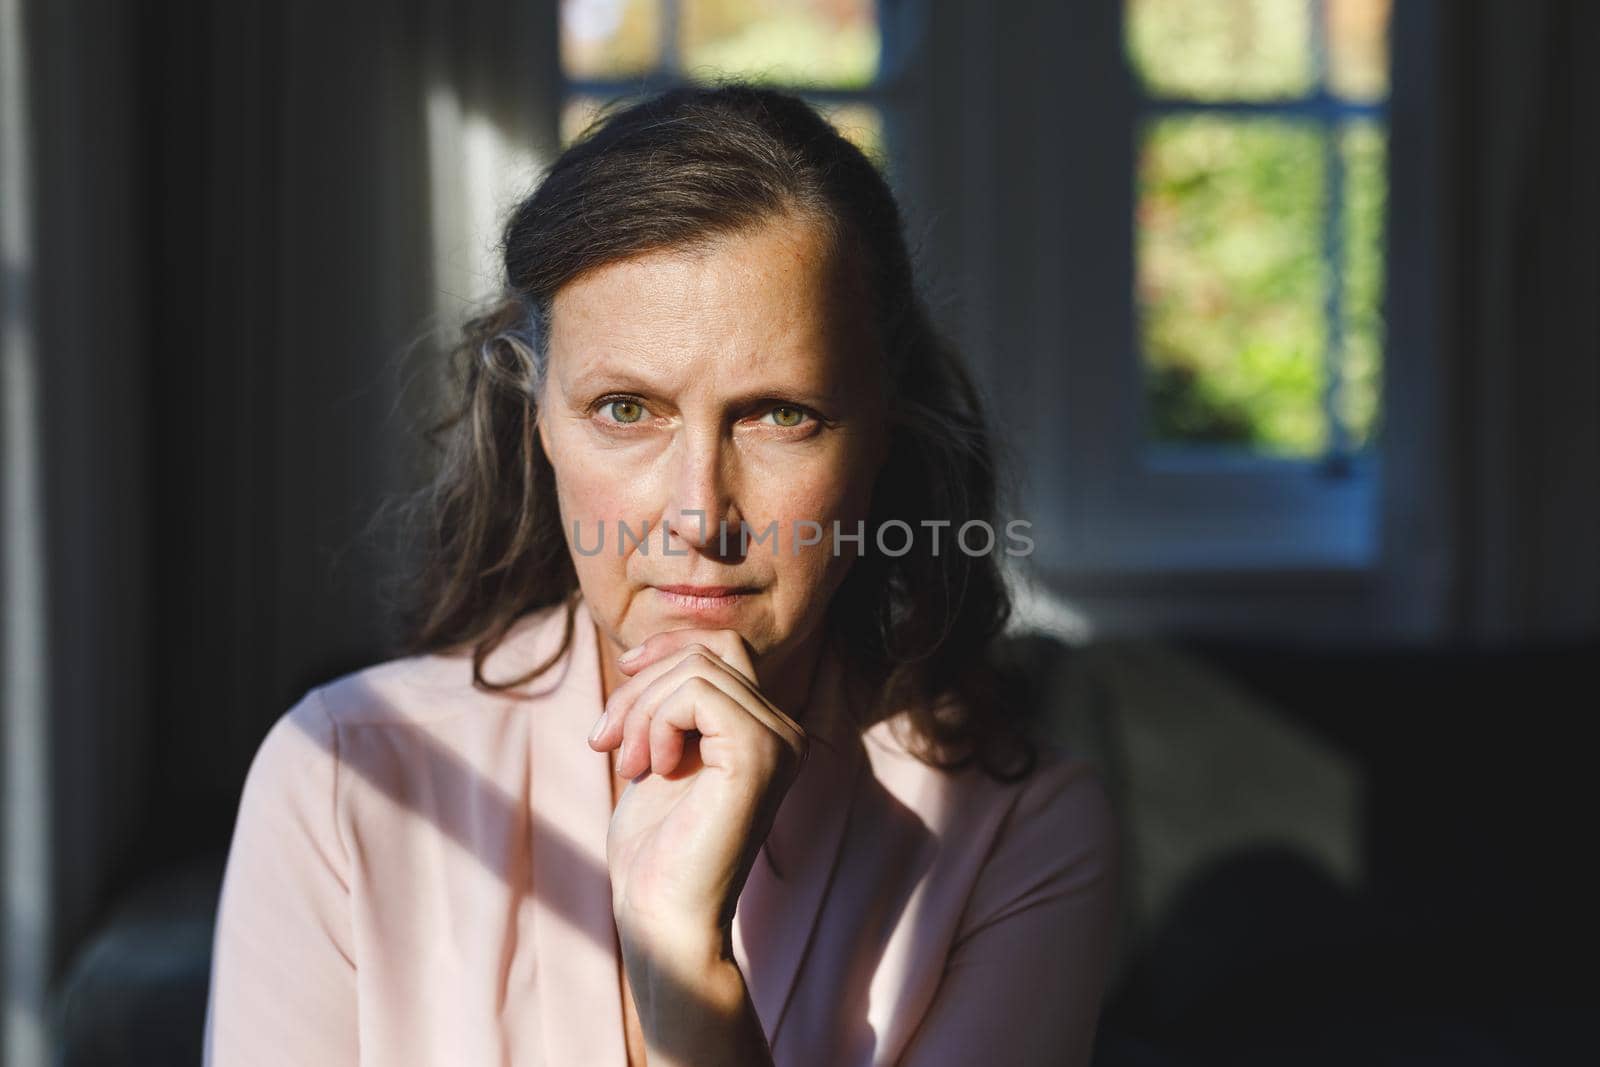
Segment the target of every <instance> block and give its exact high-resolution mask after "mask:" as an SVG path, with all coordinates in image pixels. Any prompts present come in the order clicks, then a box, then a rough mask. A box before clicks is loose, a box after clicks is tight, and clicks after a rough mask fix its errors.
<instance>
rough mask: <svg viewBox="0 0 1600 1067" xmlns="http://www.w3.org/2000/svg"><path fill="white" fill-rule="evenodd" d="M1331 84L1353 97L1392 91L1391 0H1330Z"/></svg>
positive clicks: (1373, 97)
mask: <svg viewBox="0 0 1600 1067" xmlns="http://www.w3.org/2000/svg"><path fill="white" fill-rule="evenodd" d="M1326 2H1327V5H1328V8H1327V10H1328V88H1329V89H1330V91H1332V92H1333V93H1335V94H1336V95H1338V96H1343V97H1348V98H1350V99H1353V100H1381V99H1383V98H1384V97H1385V96H1387V95H1389V0H1326Z"/></svg>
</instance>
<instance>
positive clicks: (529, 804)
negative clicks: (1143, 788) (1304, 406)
mask: <svg viewBox="0 0 1600 1067" xmlns="http://www.w3.org/2000/svg"><path fill="white" fill-rule="evenodd" d="M565 621H566V611H565V609H564V608H562V607H560V606H556V607H551V608H546V609H543V610H541V611H538V612H532V613H529V614H528V615H525V616H523V617H522V618H521V619H519V620H518V622H517V624H516V626H515V628H514V629H513V630H512V632H511V634H510V635H509V637H508V638H507V639H506V641H505V642H504V643H502V644H501V645H500V646H499V647H498V648H497V649H496V650H495V651H494V653H493V654H491V655H490V657H489V659H488V662H487V665H486V666H485V669H484V674H485V676H486V677H488V678H490V679H499V678H510V677H515V676H516V675H517V674H520V673H522V671H523V670H525V669H526V668H527V667H529V666H532V665H534V664H536V663H540V662H543V661H544V659H545V658H546V657H548V656H549V655H550V654H552V653H553V652H554V651H555V649H556V648H557V647H558V646H559V642H560V640H561V637H562V635H563V632H564V630H565ZM600 693H601V683H600V663H599V659H598V644H597V635H596V632H595V629H594V624H593V622H592V620H591V618H590V616H589V614H588V611H587V608H586V607H585V605H584V603H583V601H582V600H581V599H580V600H579V601H578V602H577V610H576V615H575V628H574V631H573V643H572V648H571V650H570V651H569V652H568V653H567V655H565V656H564V657H563V659H562V660H561V661H560V662H559V663H557V664H556V666H554V667H552V668H551V669H550V670H549V671H547V672H546V673H545V674H543V675H541V676H540V677H539V678H537V679H535V680H534V681H533V682H531V683H528V684H526V685H524V686H522V687H520V688H518V689H515V690H512V691H509V692H505V693H490V692H484V691H481V690H478V689H476V688H474V687H473V685H472V664H471V659H470V657H469V656H468V655H466V654H462V655H454V656H445V655H427V656H415V657H409V658H405V659H397V660H392V661H390V662H387V663H381V664H378V665H376V666H372V667H368V668H365V669H363V670H359V671H355V672H353V673H351V674H348V675H345V676H344V677H342V678H339V679H336V680H334V681H332V682H329V683H327V684H326V685H323V686H320V687H317V688H315V689H312V690H311V691H310V692H308V693H307V694H306V695H305V696H304V697H303V698H302V699H301V700H300V701H299V702H298V703H297V704H295V705H294V706H293V707H292V708H290V709H289V710H288V711H287V712H286V713H285V714H284V715H283V716H282V717H281V718H280V719H279V720H278V721H277V723H275V724H274V726H273V728H272V730H271V731H270V732H269V733H268V734H267V736H266V738H265V739H264V740H263V741H262V743H261V747H260V749H259V750H258V751H257V753H256V756H255V759H254V761H253V762H252V764H251V766H250V771H249V774H248V776H247V778H246V780H245V785H244V792H243V796H242V798H241V800H240V805H239V812H238V819H237V823H236V826H235V830H234V836H233V842H232V846H231V850H230V853H229V856H228V864H227V871H226V875H225V877H224V880H223V886H222V896H221V901H220V905H219V911H218V915H217V925H216V931H215V953H214V957H213V962H212V971H211V987H210V998H209V1002H208V1004H207V1008H206V1024H205V1027H206V1028H205V1063H206V1064H207V1065H208V1067H247V1065H255V1064H261V1065H270V1067H284V1065H293V1067H343V1065H351V1067H353V1065H357V1064H360V1065H364V1067H365V1065H370V1067H380V1065H381V1067H408V1065H422V1064H428V1065H439V1067H494V1065H513V1064H514V1065H517V1067H536V1065H546V1064H548V1065H585V1067H586V1065H591V1064H593V1065H602V1067H606V1065H611V1067H623V1065H624V1064H625V1063H626V1052H625V1049H624V1036H623V1015H622V1000H621V997H622V991H621V971H620V958H619V954H618V950H617V942H616V931H615V927H614V925H613V923H612V918H611V893H610V888H609V882H608V879H607V874H606V863H605V855H606V828H607V825H608V822H609V820H610V816H611V784H610V777H609V776H610V773H611V771H610V765H609V758H608V755H607V754H606V753H597V752H594V751H592V750H591V749H590V748H589V746H588V744H587V740H586V738H587V735H588V732H589V728H590V727H591V726H592V725H593V724H594V720H595V719H596V718H597V717H598V716H599V713H600V703H601V701H600ZM842 693H843V688H842V686H841V684H840V680H839V671H838V667H837V664H836V663H835V662H834V661H833V660H831V659H824V661H823V664H822V666H821V668H820V669H819V673H818V676H817V679H816V682H815V683H814V686H813V696H812V698H811V700H810V703H809V704H808V708H807V710H806V711H805V713H804V714H803V715H802V716H797V718H800V720H801V721H802V722H803V723H804V725H805V726H806V728H807V731H808V733H809V734H810V736H811V738H812V745H811V751H810V755H809V757H808V759H807V760H806V762H805V764H804V765H803V768H802V770H801V773H800V775H799V777H798V778H797V779H796V781H795V783H794V785H793V786H792V787H791V789H790V791H789V793H788V794H787V796H786V797H785V798H784V802H783V805H782V807H781V809H780V810H779V813H778V816H777V819H776V822H775V824H774V827H773V830H772V833H771V834H770V835H769V837H768V839H767V842H766V847H765V849H764V855H763V856H761V857H758V859H757V862H756V864H755V866H754V868H753V869H752V870H751V873H750V875H749V878H748V881H747V882H746V884H745V887H744V890H743V893H742V895H741V896H740V898H739V904H738V910H737V912H736V914H735V917H734V929H733V935H734V936H733V942H734V952H735V956H736V959H737V961H738V963H739V967H740V969H741V971H742V972H743V973H744V976H745V980H746V982H747V984H748V986H749V989H750V994H751V999H752V1002H753V1003H754V1005H755V1008H756V1011H757V1014H758V1015H759V1016H760V1019H761V1023H762V1026H763V1028H764V1029H765V1031H766V1034H767V1037H768V1040H769V1041H770V1043H771V1046H772V1050H773V1058H774V1060H775V1061H776V1063H778V1064H780V1065H788V1064H793V1065H807V1067H814V1065H818V1064H830V1065H838V1067H856V1065H859V1067H867V1065H869V1064H870V1065H888V1064H899V1065H901V1067H934V1065H957V1064H975V1063H1000V1064H1007V1065H1022V1064H1073V1065H1079V1064H1085V1063H1087V1062H1088V1060H1089V1050H1090V1044H1091V1041H1092V1037H1093V1034H1094V1029H1095V1020H1096V1016H1097V1013H1098V1010H1099V1004H1100V998H1101V990H1102V986H1103V984H1104V981H1105V976H1106V970H1107V967H1108V964H1109V956H1110V951H1111V945H1112V938H1113V922H1114V915H1113V911H1114V907H1113V903H1114V897H1115V882H1116V878H1115V873H1116V871H1115V868H1116V836H1115V832H1114V829H1113V820H1112V817H1111V813H1110V810H1109V808H1108V805H1107V801H1106V797H1105V794H1104V792H1103V791H1102V789H1101V787H1100V784H1099V782H1098V780H1097V779H1096V777H1095V776H1094V774H1093V772H1092V771H1091V770H1090V768H1089V766H1088V764H1087V763H1085V762H1084V761H1083V760H1081V759H1079V758H1076V757H1071V756H1067V755H1064V754H1061V753H1057V752H1052V753H1048V754H1047V756H1046V758H1045V759H1044V760H1043V762H1042V763H1041V765H1040V768H1039V770H1037V771H1036V772H1035V773H1034V774H1033V775H1032V776H1031V777H1030V778H1028V779H1027V780H1026V781H1024V782H1023V783H1020V784H1003V783H998V782H994V781H992V780H990V779H988V778H986V777H985V776H983V775H982V774H981V773H980V772H978V771H963V772H960V773H955V774H950V773H945V772H941V771H937V770H935V769H933V768H931V767H928V766H927V765H925V764H923V763H921V762H920V761H918V760H917V759H915V758H914V757H913V756H912V755H911V754H910V753H909V752H907V751H906V749H905V747H904V746H903V745H902V744H901V743H900V742H899V741H898V740H897V735H896V734H895V732H894V729H893V727H894V721H893V720H890V721H888V722H882V723H879V724H877V725H875V726H873V727H872V728H870V729H868V730H866V731H864V732H862V731H852V730H849V729H848V728H847V727H846V726H845V724H846V722H847V721H848V720H847V717H846V715H845V714H844V713H843V712H841V711H840V709H841V707H842V703H841V701H842Z"/></svg>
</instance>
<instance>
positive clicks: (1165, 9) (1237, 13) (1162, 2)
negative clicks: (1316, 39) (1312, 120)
mask: <svg viewBox="0 0 1600 1067" xmlns="http://www.w3.org/2000/svg"><path fill="white" fill-rule="evenodd" d="M1124 18H1125V19H1126V33H1127V42H1128V54H1129V58H1130V59H1131V60H1132V63H1133V69H1134V71H1135V73H1136V74H1137V75H1138V76H1139V78H1140V80H1141V81H1142V82H1143V83H1144V86H1145V88H1146V89H1147V90H1148V91H1149V92H1151V93H1154V94H1157V95H1162V96H1184V97H1191V98H1194V99H1199V100H1218V99H1225V98H1233V99H1240V100H1267V99H1272V98H1275V97H1276V98H1282V97H1290V96H1301V95H1304V94H1306V93H1309V92H1310V91H1311V89H1312V88H1313V86H1314V84H1315V80H1316V65H1315V64H1314V63H1313V62H1312V55H1311V8H1310V3H1309V0H1127V3H1126V5H1125V7H1124Z"/></svg>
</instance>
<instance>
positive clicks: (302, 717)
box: [204, 690, 359, 1067]
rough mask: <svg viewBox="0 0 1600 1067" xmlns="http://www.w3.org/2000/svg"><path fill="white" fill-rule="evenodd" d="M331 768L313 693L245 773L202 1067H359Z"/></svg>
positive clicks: (334, 748)
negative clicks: (294, 1065)
mask: <svg viewBox="0 0 1600 1067" xmlns="http://www.w3.org/2000/svg"><path fill="white" fill-rule="evenodd" d="M338 768H339V748H338V730H337V728H336V726H335V725H334V723H333V721H332V719H331V718H330V716H329V715H328V713H327V711H326V709H325V708H324V706H323V705H322V702H321V700H320V698H319V697H318V695H317V692H316V690H312V691H311V692H309V693H307V694H306V696H305V697H303V698H302V699H301V700H300V702H299V703H297V704H296V705H295V706H294V707H292V708H290V709H289V710H288V711H287V712H286V713H285V714H284V715H282V716H281V717H280V718H279V719H278V721H277V722H276V723H274V724H273V727H272V729H271V730H270V731H268V733H267V736H266V738H265V739H263V741H262V742H261V745H260V747H259V748H258V749H257V751H256V755H255V757H254V759H253V760H252V762H251V764H250V769H249V771H248V773H247V774H246V776H245V783H244V790H243V792H242V794H241V796H240V800H239V812H238V816H237V818H236V820H235V823H234V831H233V841H232V844H231V845H230V846H229V851H228V861H227V866H226V868H225V870H224V874H223V880H222V892H221V897H220V899H219V902H218V907H217V922H216V929H215V932H214V936H213V948H212V961H211V984H210V991H209V995H208V999H207V1003H206V1016H205V1038H204V1049H205V1053H204V1064H205V1067H254V1065H257V1064H260V1065H262V1067H266V1065H272V1067H281V1065H282V1064H286V1063H303V1064H313V1063H314V1064H318V1065H319V1067H322V1065H325V1067H355V1065H356V1064H357V1063H358V1059H359V1057H358V1049H357V1035H356V965H355V955H354V951H353V946H352V934H351V918H350V882H349V869H350V867H349V860H348V854H347V852H346V850H345V848H344V844H343V842H342V841H341V840H340V834H339V828H338V822H337V818H336V801H335V797H336V790H337V786H338Z"/></svg>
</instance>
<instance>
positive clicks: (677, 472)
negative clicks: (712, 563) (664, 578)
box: [663, 429, 739, 554]
mask: <svg viewBox="0 0 1600 1067" xmlns="http://www.w3.org/2000/svg"><path fill="white" fill-rule="evenodd" d="M723 445H724V442H723V440H722V435H721V434H720V433H718V432H716V431H715V430H712V429H705V430H688V429H686V430H685V431H684V432H683V433H681V434H680V435H679V438H678V442H677V446H676V448H677V453H678V455H677V457H676V463H675V466H674V470H673V476H672V487H671V491H670V498H669V499H668V501H667V507H666V511H665V513H664V515H663V522H665V524H666V526H667V528H668V529H669V530H670V531H671V533H670V535H669V536H670V539H671V543H672V545H673V550H674V551H682V550H683V548H684V546H685V545H686V544H687V545H689V546H692V547H693V548H695V549H696V550H699V551H703V552H709V553H712V554H716V553H718V552H719V551H720V545H719V541H718V524H719V523H723V524H725V525H726V528H727V530H728V541H729V544H730V545H733V544H736V543H737V540H738V531H739V526H738V517H737V515H736V514H735V511H734V507H733V500H732V497H731V494H730V492H729V489H728V482H729V478H728V474H729V472H728V471H727V470H726V467H727V464H728V463H730V462H731V461H732V456H731V450H730V449H727V448H724V447H723Z"/></svg>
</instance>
